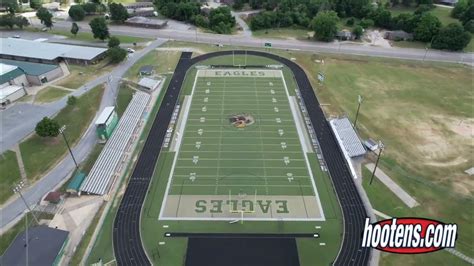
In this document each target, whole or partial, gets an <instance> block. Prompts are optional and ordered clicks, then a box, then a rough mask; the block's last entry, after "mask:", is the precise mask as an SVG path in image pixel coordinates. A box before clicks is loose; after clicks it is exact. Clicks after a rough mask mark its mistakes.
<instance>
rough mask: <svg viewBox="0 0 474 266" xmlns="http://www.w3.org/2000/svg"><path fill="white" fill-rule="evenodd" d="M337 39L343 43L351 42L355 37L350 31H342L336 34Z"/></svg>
mask: <svg viewBox="0 0 474 266" xmlns="http://www.w3.org/2000/svg"><path fill="white" fill-rule="evenodd" d="M336 38H337V39H339V40H341V41H349V40H354V39H355V36H354V34H352V32H350V31H348V30H341V31H338V32H337V33H336Z"/></svg>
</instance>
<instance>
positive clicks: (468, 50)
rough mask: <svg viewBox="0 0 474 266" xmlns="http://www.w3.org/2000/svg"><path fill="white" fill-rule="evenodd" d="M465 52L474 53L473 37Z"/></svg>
mask: <svg viewBox="0 0 474 266" xmlns="http://www.w3.org/2000/svg"><path fill="white" fill-rule="evenodd" d="M464 52H470V53H473V52H474V38H472V37H471V41H470V42H469V44H468V45H467V46H466V48H464Z"/></svg>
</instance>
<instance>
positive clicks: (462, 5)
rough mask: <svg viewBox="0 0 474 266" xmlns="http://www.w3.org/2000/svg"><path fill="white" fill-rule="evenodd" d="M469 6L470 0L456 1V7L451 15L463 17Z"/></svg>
mask: <svg viewBox="0 0 474 266" xmlns="http://www.w3.org/2000/svg"><path fill="white" fill-rule="evenodd" d="M468 8H469V3H468V1H465V0H464V1H463V0H460V1H458V2H457V3H456V5H455V6H454V8H453V9H452V10H451V17H453V18H461V17H462V15H463V14H464V12H466V10H467V9H468Z"/></svg>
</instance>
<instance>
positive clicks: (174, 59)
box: [124, 46, 181, 82]
mask: <svg viewBox="0 0 474 266" xmlns="http://www.w3.org/2000/svg"><path fill="white" fill-rule="evenodd" d="M161 48H166V46H162V47H161ZM180 55H181V52H180V51H166V50H153V51H151V52H150V53H148V55H147V56H144V57H143V58H141V59H140V60H138V62H137V63H135V64H134V65H133V66H132V67H131V68H129V69H128V70H127V72H126V73H125V75H124V77H125V78H126V79H129V80H132V81H135V82H137V81H138V79H139V75H138V71H139V70H140V68H141V67H142V66H146V65H151V66H153V70H154V71H155V73H156V74H163V73H168V72H169V71H170V70H173V69H174V66H176V64H177V63H178V60H179V56H180Z"/></svg>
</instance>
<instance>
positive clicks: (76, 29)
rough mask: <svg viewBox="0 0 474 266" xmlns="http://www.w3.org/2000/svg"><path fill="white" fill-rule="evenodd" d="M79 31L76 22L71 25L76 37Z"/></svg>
mask: <svg viewBox="0 0 474 266" xmlns="http://www.w3.org/2000/svg"><path fill="white" fill-rule="evenodd" d="M78 32H79V26H77V23H76V22H73V23H72V25H71V33H72V34H74V37H76V35H77V33H78Z"/></svg>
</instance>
